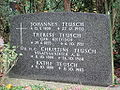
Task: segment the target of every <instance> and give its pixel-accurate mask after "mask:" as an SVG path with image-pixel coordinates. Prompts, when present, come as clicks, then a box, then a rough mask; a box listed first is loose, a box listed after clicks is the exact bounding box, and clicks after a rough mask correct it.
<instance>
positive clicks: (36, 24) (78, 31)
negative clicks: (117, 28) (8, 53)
mask: <svg viewBox="0 0 120 90" xmlns="http://www.w3.org/2000/svg"><path fill="white" fill-rule="evenodd" d="M11 42H12V44H13V45H16V46H18V47H19V48H18V52H19V53H23V56H22V57H20V58H19V60H18V62H17V64H16V66H15V67H14V68H13V69H12V71H11V72H10V77H15V78H24V79H35V80H36V79H37V80H47V81H49V80H50V81H51V80H52V81H61V82H71V83H81V84H88V85H102V86H107V85H111V84H112V83H113V77H112V75H113V70H112V53H111V52H112V50H111V36H110V20H109V16H107V15H103V14H90V13H72V12H61V13H39V14H28V15H18V16H15V17H13V18H12V20H11Z"/></svg>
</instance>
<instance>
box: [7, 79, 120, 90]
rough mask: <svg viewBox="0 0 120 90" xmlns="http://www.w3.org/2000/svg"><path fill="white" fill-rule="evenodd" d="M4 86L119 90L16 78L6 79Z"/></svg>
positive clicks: (68, 89)
mask: <svg viewBox="0 0 120 90" xmlns="http://www.w3.org/2000/svg"><path fill="white" fill-rule="evenodd" d="M5 84H12V85H14V86H28V85H44V86H47V87H48V88H56V89H57V88H66V90H70V88H75V87H79V88H84V89H83V90H120V86H119V87H109V88H108V87H100V86H87V85H80V84H70V83H60V82H51V81H37V80H26V79H17V78H8V77H7V78H6V79H5ZM80 90H81V89H80Z"/></svg>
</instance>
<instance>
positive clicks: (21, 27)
mask: <svg viewBox="0 0 120 90" xmlns="http://www.w3.org/2000/svg"><path fill="white" fill-rule="evenodd" d="M16 29H19V30H20V44H23V29H27V28H23V24H22V23H20V28H16Z"/></svg>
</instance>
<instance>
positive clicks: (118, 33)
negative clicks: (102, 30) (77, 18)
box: [0, 0, 120, 69]
mask: <svg viewBox="0 0 120 90" xmlns="http://www.w3.org/2000/svg"><path fill="white" fill-rule="evenodd" d="M64 1H65V0H0V36H3V37H4V39H5V42H9V32H10V29H9V26H10V24H9V19H10V17H11V16H14V15H18V14H26V13H40V12H63V11H65V8H64V5H65V3H64ZM69 1H70V2H71V4H70V6H71V8H70V10H71V11H72V12H84V13H86V12H89V13H102V14H108V15H110V16H111V25H112V26H111V30H112V34H113V54H114V64H115V69H116V68H120V0H69Z"/></svg>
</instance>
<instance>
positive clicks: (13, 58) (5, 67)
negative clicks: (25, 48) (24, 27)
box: [0, 43, 21, 82]
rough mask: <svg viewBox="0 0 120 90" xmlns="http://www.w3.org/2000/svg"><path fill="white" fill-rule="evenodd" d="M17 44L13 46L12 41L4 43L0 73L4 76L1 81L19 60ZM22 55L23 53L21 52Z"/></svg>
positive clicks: (0, 58)
mask: <svg viewBox="0 0 120 90" xmlns="http://www.w3.org/2000/svg"><path fill="white" fill-rule="evenodd" d="M16 48H17V47H16V46H11V45H10V43H7V44H4V46H3V48H2V50H1V54H0V74H2V75H3V76H1V77H2V79H1V82H2V81H3V80H4V76H5V75H7V74H8V73H9V71H10V70H11V69H12V68H13V66H14V65H15V64H16V62H17V60H18V54H17V53H16ZM20 55H21V54H20Z"/></svg>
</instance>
